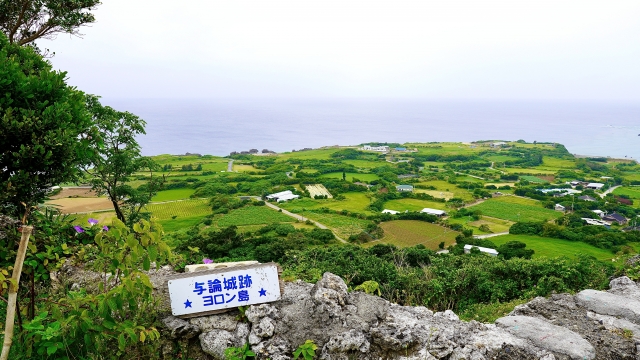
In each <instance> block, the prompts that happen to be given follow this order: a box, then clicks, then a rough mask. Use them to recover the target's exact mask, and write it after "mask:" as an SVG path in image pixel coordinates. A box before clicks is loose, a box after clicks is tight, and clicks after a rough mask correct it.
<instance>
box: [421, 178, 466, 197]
mask: <svg viewBox="0 0 640 360" xmlns="http://www.w3.org/2000/svg"><path fill="white" fill-rule="evenodd" d="M471 179H473V178H471ZM474 180H478V179H474ZM417 185H426V186H433V187H435V188H436V191H438V192H451V193H453V196H454V197H457V198H460V199H463V200H464V201H471V200H473V195H471V193H470V192H469V191H467V190H465V189H462V188H459V187H457V186H455V185H454V184H450V183H448V182H446V181H444V180H433V181H425V182H420V183H418V184H417ZM434 196H435V195H434ZM437 197H439V196H437Z"/></svg>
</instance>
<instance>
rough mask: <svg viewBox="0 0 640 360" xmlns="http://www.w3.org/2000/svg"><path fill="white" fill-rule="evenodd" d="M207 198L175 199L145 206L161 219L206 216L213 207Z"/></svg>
mask: <svg viewBox="0 0 640 360" xmlns="http://www.w3.org/2000/svg"><path fill="white" fill-rule="evenodd" d="M208 202H209V201H208V200H207V199H194V200H182V201H173V202H167V203H160V204H153V203H152V204H149V205H147V206H146V207H145V210H146V211H149V212H151V214H152V215H153V216H155V217H157V218H158V219H159V220H167V219H171V218H173V217H174V216H175V217H176V218H186V217H194V216H200V217H202V216H205V215H209V214H211V208H210V207H209V205H208Z"/></svg>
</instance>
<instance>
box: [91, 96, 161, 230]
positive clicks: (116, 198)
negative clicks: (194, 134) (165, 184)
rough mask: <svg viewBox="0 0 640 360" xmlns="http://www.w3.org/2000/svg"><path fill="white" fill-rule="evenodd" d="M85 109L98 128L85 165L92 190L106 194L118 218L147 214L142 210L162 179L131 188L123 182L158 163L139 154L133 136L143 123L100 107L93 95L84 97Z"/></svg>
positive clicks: (132, 218)
mask: <svg viewBox="0 0 640 360" xmlns="http://www.w3.org/2000/svg"><path fill="white" fill-rule="evenodd" d="M87 109H88V111H89V112H90V113H91V115H92V118H93V122H94V124H95V125H96V127H97V128H98V130H99V131H98V134H97V135H96V136H95V139H94V141H93V142H92V150H93V153H94V154H95V155H94V156H92V157H91V165H90V166H88V167H86V168H85V171H86V172H87V174H88V175H90V176H91V179H90V183H91V186H92V188H93V190H95V191H96V192H98V193H99V194H106V195H107V197H108V198H109V200H111V203H112V204H113V208H114V210H115V212H116V216H117V217H118V219H119V220H120V221H122V222H124V223H127V224H133V223H135V222H136V221H138V220H139V219H141V218H145V217H148V214H146V213H144V212H143V211H142V210H143V209H144V207H145V205H147V204H148V203H149V202H150V201H151V198H153V196H155V194H156V193H157V192H158V190H160V187H161V185H162V178H161V177H156V178H153V177H151V179H150V180H149V181H148V182H147V183H145V184H144V186H141V187H139V188H138V189H134V188H133V187H132V186H131V185H129V184H127V182H128V181H130V180H131V176H133V175H134V174H136V173H138V172H140V171H144V170H148V171H149V172H150V173H151V174H153V171H155V170H159V166H158V165H157V164H156V163H155V162H154V161H153V160H151V159H150V158H146V157H143V156H142V155H141V153H140V145H139V144H138V142H137V140H136V137H137V136H139V135H141V134H145V131H144V126H145V125H146V123H145V122H144V120H142V119H140V118H139V117H137V116H136V115H134V114H131V113H129V112H126V111H125V112H122V111H117V110H115V109H113V108H111V107H109V106H103V105H102V104H100V102H99V101H98V97H97V96H87Z"/></svg>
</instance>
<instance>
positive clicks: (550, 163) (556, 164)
mask: <svg viewBox="0 0 640 360" xmlns="http://www.w3.org/2000/svg"><path fill="white" fill-rule="evenodd" d="M575 167H576V162H575V160H569V159H559V158H554V157H550V156H545V157H543V158H542V166H540V168H543V169H548V168H553V169H575Z"/></svg>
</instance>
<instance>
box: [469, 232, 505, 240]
mask: <svg viewBox="0 0 640 360" xmlns="http://www.w3.org/2000/svg"><path fill="white" fill-rule="evenodd" d="M501 235H509V232H508V231H505V232H500V233H495V234H486V235H473V238H474V239H486V238H491V237H494V236H501Z"/></svg>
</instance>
